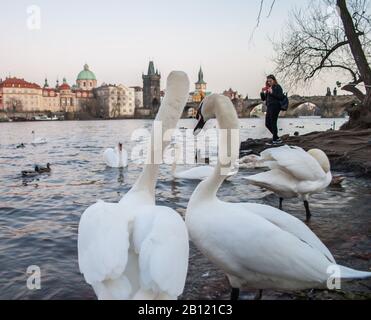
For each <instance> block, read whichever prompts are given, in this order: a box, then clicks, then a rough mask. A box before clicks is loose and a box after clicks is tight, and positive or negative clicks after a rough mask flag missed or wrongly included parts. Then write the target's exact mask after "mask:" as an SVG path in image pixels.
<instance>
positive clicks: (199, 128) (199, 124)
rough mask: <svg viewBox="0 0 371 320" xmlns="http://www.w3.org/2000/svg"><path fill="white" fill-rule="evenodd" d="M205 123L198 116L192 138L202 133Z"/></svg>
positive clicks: (201, 117) (202, 118)
mask: <svg viewBox="0 0 371 320" xmlns="http://www.w3.org/2000/svg"><path fill="white" fill-rule="evenodd" d="M205 123H206V121H205V120H204V117H203V116H202V115H201V114H200V116H199V118H198V122H197V125H196V127H195V128H194V130H193V135H194V136H197V135H198V134H199V133H200V132H201V131H202V129H203V127H204V126H205Z"/></svg>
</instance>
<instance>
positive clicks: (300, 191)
mask: <svg viewBox="0 0 371 320" xmlns="http://www.w3.org/2000/svg"><path fill="white" fill-rule="evenodd" d="M261 157H262V158H263V160H264V162H265V163H266V164H267V165H268V166H269V168H270V169H271V170H270V171H267V172H263V173H259V174H256V175H253V176H249V177H245V179H246V180H247V181H249V182H250V183H251V184H253V185H256V186H259V187H263V188H266V189H268V190H271V191H273V192H274V193H276V194H277V195H278V196H279V197H280V205H279V209H281V210H282V202H283V199H284V198H294V197H300V198H301V199H302V200H303V201H304V206H305V210H306V215H307V221H308V220H309V219H310V217H311V212H310V209H309V196H310V195H311V194H314V193H319V192H321V191H323V190H324V189H326V188H327V187H328V186H329V185H330V183H331V181H332V175H331V170H330V161H329V159H328V158H327V156H326V154H325V153H324V152H323V151H322V150H319V149H312V150H309V151H308V152H305V151H304V150H303V149H302V148H299V147H289V146H283V147H279V148H271V149H267V150H265V151H263V152H262V153H261Z"/></svg>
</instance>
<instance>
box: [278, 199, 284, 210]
mask: <svg viewBox="0 0 371 320" xmlns="http://www.w3.org/2000/svg"><path fill="white" fill-rule="evenodd" d="M282 203H283V198H280V206H279V207H278V208H279V209H280V210H282Z"/></svg>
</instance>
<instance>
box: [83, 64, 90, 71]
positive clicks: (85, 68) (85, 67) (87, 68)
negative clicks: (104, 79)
mask: <svg viewBox="0 0 371 320" xmlns="http://www.w3.org/2000/svg"><path fill="white" fill-rule="evenodd" d="M84 70H85V71H89V65H88V64H87V63H85V65H84Z"/></svg>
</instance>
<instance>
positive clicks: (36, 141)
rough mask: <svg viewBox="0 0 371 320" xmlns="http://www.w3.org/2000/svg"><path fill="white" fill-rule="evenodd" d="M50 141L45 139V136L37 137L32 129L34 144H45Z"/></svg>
mask: <svg viewBox="0 0 371 320" xmlns="http://www.w3.org/2000/svg"><path fill="white" fill-rule="evenodd" d="M47 142H48V141H47V140H46V139H45V138H36V137H35V131H32V142H31V143H32V144H33V145H36V144H45V143H47Z"/></svg>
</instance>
